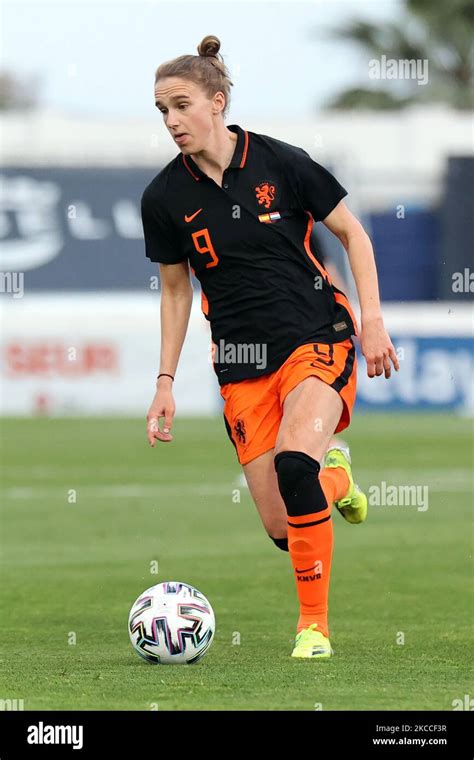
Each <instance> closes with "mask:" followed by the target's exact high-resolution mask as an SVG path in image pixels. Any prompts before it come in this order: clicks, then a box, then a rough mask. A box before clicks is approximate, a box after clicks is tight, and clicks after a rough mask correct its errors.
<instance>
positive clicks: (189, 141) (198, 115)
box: [155, 77, 220, 155]
mask: <svg viewBox="0 0 474 760" xmlns="http://www.w3.org/2000/svg"><path fill="white" fill-rule="evenodd" d="M216 97H217V111H216V110H215V107H216ZM219 102H220V101H219V97H218V96H214V98H212V99H209V98H208V97H207V95H206V93H205V92H204V91H203V90H202V89H201V87H199V85H197V84H195V83H194V82H188V81H186V80H185V79H180V78H179V77H167V78H166V79H159V80H158V82H157V83H156V85H155V103H156V107H157V108H158V109H159V110H160V111H161V113H162V114H163V120H164V122H165V124H166V127H167V129H168V131H169V133H170V135H171V137H172V138H173V140H174V141H175V143H176V145H178V146H179V148H180V149H181V152H182V153H185V154H186V155H188V154H190V153H198V152H199V151H200V150H203V149H204V148H205V145H206V142H207V140H208V138H209V135H210V134H211V132H212V130H213V127H214V124H213V114H214V117H215V114H216V113H218V112H219V108H220V107H219Z"/></svg>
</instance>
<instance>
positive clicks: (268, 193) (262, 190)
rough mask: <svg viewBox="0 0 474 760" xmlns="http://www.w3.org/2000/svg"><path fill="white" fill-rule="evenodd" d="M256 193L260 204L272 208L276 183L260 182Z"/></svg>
mask: <svg viewBox="0 0 474 760" xmlns="http://www.w3.org/2000/svg"><path fill="white" fill-rule="evenodd" d="M255 193H256V195H257V200H258V202H259V205H260V206H262V205H263V206H265V208H270V206H271V204H272V203H273V201H274V200H275V185H271V184H270V183H269V182H260V184H259V185H257V187H256V188H255Z"/></svg>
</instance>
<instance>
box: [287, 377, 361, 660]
mask: <svg viewBox="0 0 474 760" xmlns="http://www.w3.org/2000/svg"><path fill="white" fill-rule="evenodd" d="M342 411H343V402H342V399H341V398H340V396H339V394H338V393H337V392H336V391H335V390H334V388H332V387H331V386H330V385H328V384H327V383H325V382H323V381H322V380H320V379H319V378H317V377H315V376H310V377H306V378H305V379H304V380H302V381H301V382H300V383H298V385H297V386H296V387H295V388H294V389H293V390H292V391H290V392H289V393H288V394H287V396H286V398H285V401H284V404H283V416H282V421H281V425H280V429H279V432H278V436H277V441H276V445H275V469H276V472H277V477H278V485H279V490H280V493H281V496H282V498H283V501H284V503H285V507H286V511H287V515H288V546H289V552H290V556H291V561H292V564H293V568H294V571H295V580H296V588H297V593H298V598H299V602H300V615H299V618H298V623H297V634H301V636H298V640H299V641H297V646H296V647H295V651H294V652H293V654H294V656H304V657H306V656H315V657H318V658H319V657H329V656H330V655H331V651H332V650H331V647H330V643H329V628H328V596H329V581H330V574H331V561H332V553H333V525H332V519H331V506H332V503H333V502H334V501H335V500H337V499H339V498H343V497H344V496H345V494H346V493H347V490H348V487H349V479H348V475H347V473H346V472H345V470H344V469H343V468H335V469H332V470H329V471H327V472H326V473H325V472H324V471H323V472H321V467H320V462H321V461H322V460H323V457H324V455H325V453H326V449H327V447H328V444H329V442H330V440H331V438H332V436H333V433H334V431H335V429H336V427H337V425H338V423H339V420H340V419H341V414H342ZM308 632H309V635H308ZM305 637H306V639H308V642H307V643H308V644H309V650H308V648H307V647H306V648H305V646H301V644H303V645H304V644H305V643H306V639H305ZM298 644H299V647H298Z"/></svg>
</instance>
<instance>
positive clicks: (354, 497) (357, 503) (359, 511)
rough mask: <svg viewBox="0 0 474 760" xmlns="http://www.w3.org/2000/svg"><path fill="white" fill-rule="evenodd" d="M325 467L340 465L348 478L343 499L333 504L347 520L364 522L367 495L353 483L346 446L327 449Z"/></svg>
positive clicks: (349, 457) (349, 456) (354, 522)
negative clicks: (347, 485) (347, 486)
mask: <svg viewBox="0 0 474 760" xmlns="http://www.w3.org/2000/svg"><path fill="white" fill-rule="evenodd" d="M324 466H325V467H342V468H343V470H345V471H346V472H347V476H348V478H349V489H348V491H347V494H346V496H344V498H343V499H338V500H337V501H335V502H334V506H335V507H336V509H337V510H338V511H339V512H340V513H341V515H342V516H343V518H344V519H345V520H347V522H350V523H353V524H356V523H361V522H364V520H365V518H366V517H367V496H366V495H365V493H363V492H362V491H361V490H360V488H359V486H358V485H357V484H356V483H354V480H353V477H352V470H351V455H350V453H349V448H348V447H346V446H334V447H333V448H331V449H328V451H327V453H326V459H325V462H324Z"/></svg>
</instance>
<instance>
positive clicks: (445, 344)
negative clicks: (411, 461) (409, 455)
mask: <svg viewBox="0 0 474 760" xmlns="http://www.w3.org/2000/svg"><path fill="white" fill-rule="evenodd" d="M391 338H392V342H393V344H394V346H395V347H396V350H397V354H398V356H399V360H400V370H399V371H398V372H392V377H391V378H390V380H388V381H387V380H386V379H385V378H384V377H374V378H369V377H368V376H367V370H366V362H365V359H364V357H363V356H362V355H361V354H360V350H359V351H358V359H359V372H358V390H357V409H360V410H367V411H368V410H371V411H374V410H381V411H390V410H394V409H400V410H407V411H415V410H416V411H422V410H423V411H436V410H440V411H441V410H443V411H446V410H449V409H451V410H453V411H458V412H462V413H466V414H469V413H472V412H473V411H474V384H473V382H472V377H473V371H474V340H473V339H472V338H470V337H436V336H430V337H415V336H413V337H412V336H407V335H402V336H399V337H397V335H395V334H394V335H391Z"/></svg>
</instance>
